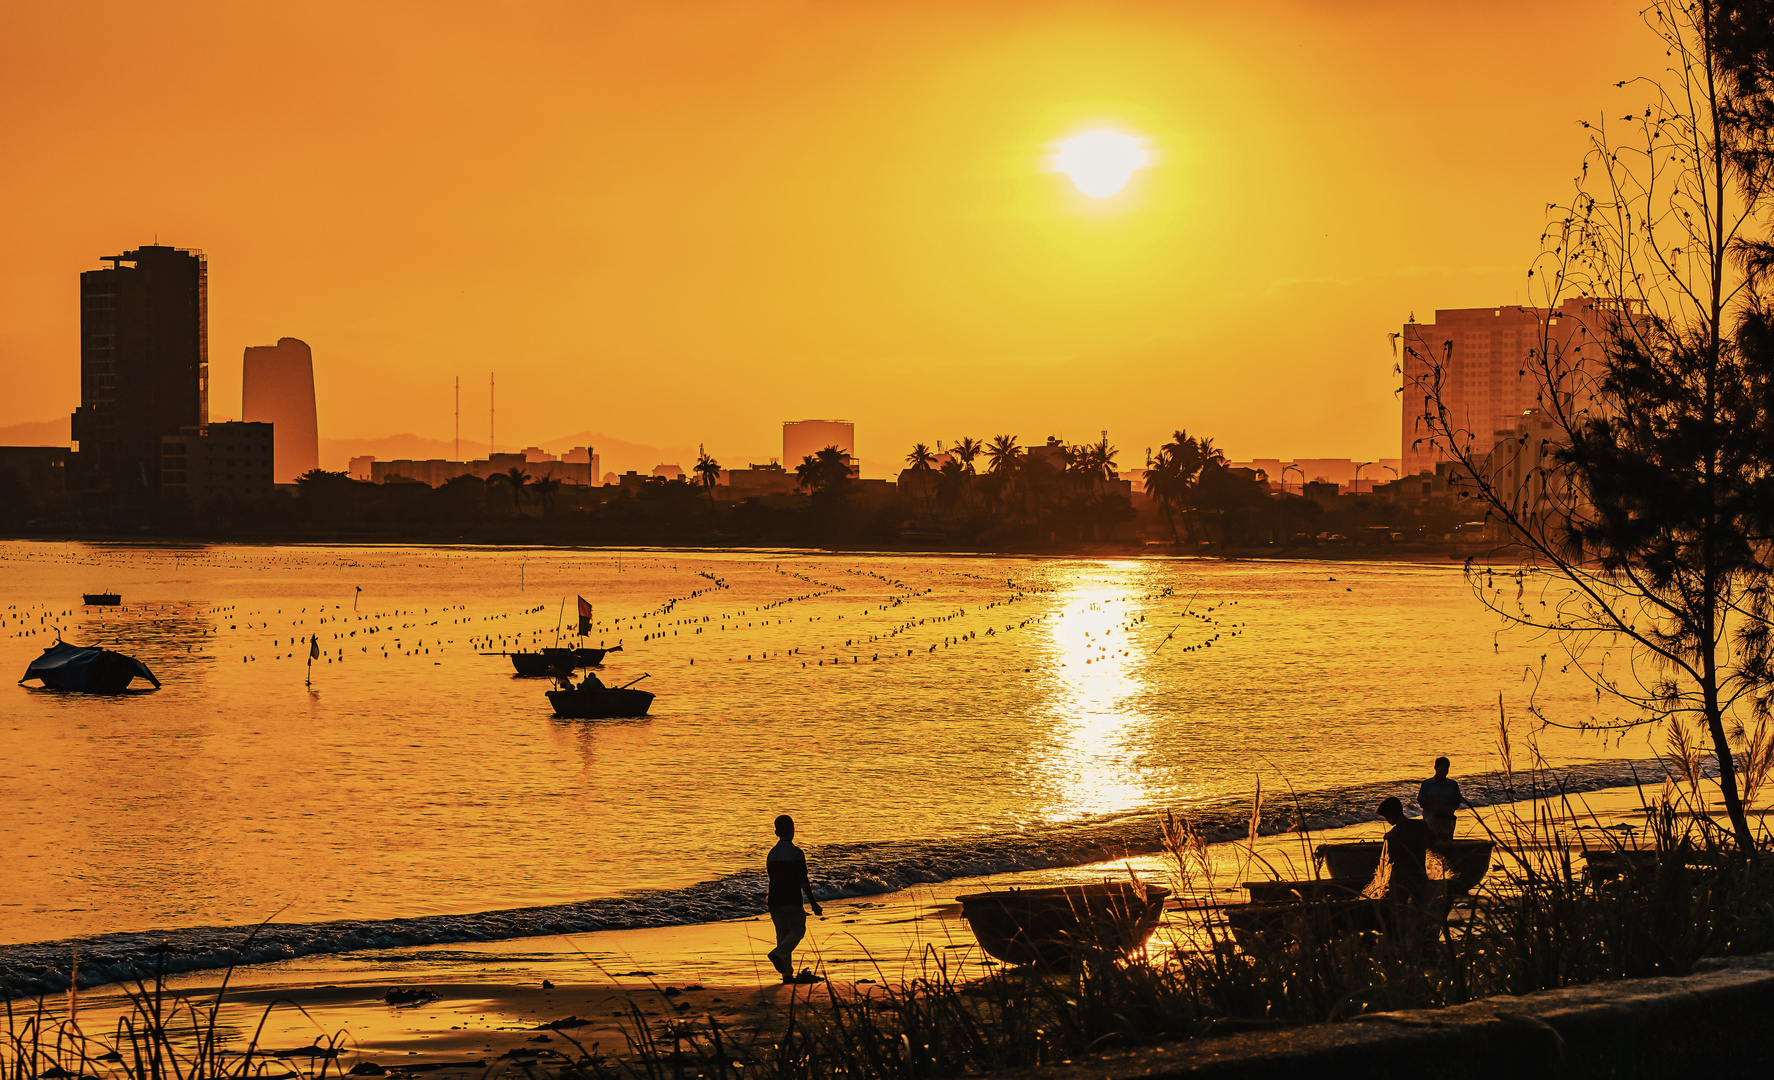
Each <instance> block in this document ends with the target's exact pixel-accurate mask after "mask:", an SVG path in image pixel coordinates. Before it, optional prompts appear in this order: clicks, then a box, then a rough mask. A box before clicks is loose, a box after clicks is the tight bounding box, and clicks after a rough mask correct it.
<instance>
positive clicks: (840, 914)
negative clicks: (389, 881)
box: [32, 787, 1766, 1077]
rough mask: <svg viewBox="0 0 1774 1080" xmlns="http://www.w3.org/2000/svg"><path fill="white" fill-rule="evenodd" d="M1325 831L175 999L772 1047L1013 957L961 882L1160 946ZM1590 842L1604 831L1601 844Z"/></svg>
mask: <svg viewBox="0 0 1774 1080" xmlns="http://www.w3.org/2000/svg"><path fill="white" fill-rule="evenodd" d="M1762 812H1763V813H1765V812H1766V810H1763V811H1762ZM1523 818H1529V819H1532V820H1534V821H1536V822H1541V823H1545V822H1548V821H1552V820H1556V821H1558V822H1559V828H1560V830H1561V832H1562V833H1563V836H1564V838H1565V841H1566V843H1567V844H1568V845H1569V846H1570V847H1572V848H1577V847H1580V846H1588V842H1587V841H1585V839H1584V837H1585V835H1597V834H1595V833H1590V832H1588V830H1601V833H1600V835H1606V836H1610V837H1611V836H1614V835H1617V833H1616V832H1614V831H1613V830H1618V829H1619V828H1620V825H1621V824H1622V823H1627V824H1635V825H1636V826H1638V827H1640V828H1642V827H1643V825H1644V823H1645V810H1644V809H1643V807H1642V805H1641V803H1640V800H1639V797H1638V795H1637V793H1636V792H1634V791H1633V790H1632V789H1630V788H1620V787H1615V788H1608V789H1601V790H1600V791H1598V792H1596V793H1594V794H1592V795H1591V796H1589V797H1581V796H1579V797H1577V798H1575V799H1573V800H1571V802H1570V803H1569V804H1567V803H1565V802H1564V800H1562V799H1558V798H1556V797H1555V798H1553V799H1550V800H1546V801H1545V802H1544V803H1543V804H1542V805H1540V806H1535V807H1533V808H1532V809H1531V810H1530V811H1528V812H1526V813H1524V814H1511V813H1508V812H1506V811H1504V810H1502V809H1500V808H1496V807H1492V808H1486V809H1484V810H1481V811H1478V812H1476V813H1470V814H1468V813H1463V814H1462V825H1461V829H1462V832H1463V834H1465V835H1471V836H1477V835H1481V834H1482V833H1484V832H1495V833H1499V834H1501V835H1502V836H1504V837H1508V836H1509V835H1510V821H1511V820H1512V819H1514V820H1520V819H1523ZM1385 828H1386V826H1385V824H1384V823H1383V822H1380V821H1378V820H1373V819H1372V818H1371V815H1370V816H1369V820H1366V821H1363V822H1362V823H1360V824H1357V825H1352V826H1345V827H1340V828H1338V829H1337V830H1336V831H1335V833H1334V834H1333V836H1334V838H1335V839H1337V840H1368V839H1375V838H1377V837H1378V836H1380V835H1381V834H1382V833H1383V831H1384V829H1385ZM1331 838H1332V837H1329V836H1327V837H1320V836H1314V835H1311V834H1298V833H1287V834H1276V835H1271V836H1267V837H1260V838H1259V839H1258V840H1257V841H1255V842H1252V843H1237V842H1221V843H1215V844H1211V845H1210V846H1209V847H1208V848H1207V849H1206V851H1205V864H1204V865H1203V866H1202V867H1200V868H1198V869H1196V872H1194V873H1193V874H1192V875H1191V877H1190V878H1189V879H1188V880H1186V881H1184V880H1178V878H1177V876H1176V872H1177V867H1176V864H1175V862H1174V861H1173V860H1172V859H1171V858H1170V857H1169V856H1168V855H1156V856H1139V857H1132V858H1125V859H1118V860H1115V861H1110V862H1101V863H1095V864H1091V865H1088V866H1081V867H1073V868H1069V869H1068V870H1066V871H1047V872H1024V873H1015V874H1001V875H992V876H987V877H981V878H965V879H956V880H953V881H950V882H946V883H943V884H941V885H936V886H917V887H914V888H911V889H907V890H903V891H901V892H899V893H895V894H892V895H889V896H885V897H878V898H872V899H870V898H853V899H848V900H839V901H832V902H830V903H828V904H827V906H826V914H825V917H824V918H817V919H809V930H810V934H809V937H808V938H807V940H806V942H805V943H804V944H803V946H802V947H801V949H800V950H799V951H798V953H797V956H796V966H797V967H803V966H805V967H811V968H813V969H815V970H816V971H819V972H821V973H823V974H824V975H825V976H826V977H827V979H828V980H829V981H828V982H826V983H824V984H821V985H817V986H811V987H794V986H783V985H781V984H779V983H777V982H776V976H775V974H774V973H773V972H771V971H770V970H769V965H768V963H767V961H765V959H764V956H763V954H764V952H765V950H767V949H768V948H770V946H771V944H772V943H773V933H772V931H771V927H770V922H769V920H768V919H767V918H764V917H761V916H757V915H752V916H749V917H746V918H741V919H734V920H728V921H723V922H714V923H701V924H693V925H684V926H668V927H658V928H652V929H637V930H615V931H607V932H600V933H592V934H585V935H555V936H551V937H537V938H529V939H522V940H514V941H503V942H489V943H479V944H475V945H472V946H466V947H453V946H447V945H428V946H417V947H406V948H396V949H385V950H374V951H370V952H365V953H359V954H343V955H336V956H327V957H319V956H315V957H308V958H303V959H296V960H290V961H285V962H282V963H277V964H270V965H265V966H262V967H254V968H246V969H240V970H236V971H233V972H231V973H230V974H229V976H228V979H227V983H226V986H227V989H226V993H225V994H224V993H223V992H222V989H223V980H222V979H221V978H219V977H218V973H200V974H197V975H187V976H174V977H171V978H169V979H168V980H167V981H166V990H167V993H168V995H169V997H170V998H171V999H172V1000H175V1001H182V1002H185V1003H188V1004H189V1005H190V1006H192V1007H195V1008H196V1009H198V1010H199V1011H204V1010H206V1009H207V1007H208V1006H209V1005H210V1003H212V1002H215V1003H218V1007H219V1009H220V1013H219V1016H220V1019H221V1021H222V1025H223V1027H224V1028H225V1029H226V1030H230V1031H233V1032H238V1033H240V1034H241V1035H243V1036H244V1035H246V1034H249V1033H253V1032H255V1031H256V1032H257V1033H258V1034H257V1045H258V1047H259V1053H260V1054H261V1055H262V1056H264V1057H266V1058H276V1059H278V1060H279V1061H280V1062H282V1063H283V1064H284V1065H285V1066H286V1067H287V1068H289V1069H291V1070H292V1074H293V1075H305V1076H313V1075H316V1074H317V1073H318V1071H319V1068H320V1064H321V1063H322V1062H329V1063H336V1067H337V1068H338V1069H339V1070H341V1071H347V1070H353V1069H357V1070H360V1071H359V1072H358V1073H357V1074H358V1075H380V1073H379V1072H377V1071H376V1070H378V1069H379V1070H395V1069H400V1068H402V1067H403V1066H411V1067H416V1068H415V1070H414V1071H426V1072H430V1071H445V1072H450V1071H451V1070H461V1072H460V1073H458V1074H457V1075H461V1076H464V1077H465V1076H469V1075H482V1074H484V1073H485V1071H486V1069H487V1068H488V1067H489V1066H493V1065H495V1064H496V1063H498V1064H503V1063H507V1062H509V1063H512V1064H518V1065H520V1066H521V1065H523V1064H526V1063H529V1064H539V1065H544V1066H549V1065H552V1066H555V1067H561V1066H566V1065H568V1064H570V1063H571V1062H572V1061H573V1060H575V1059H577V1058H578V1057H579V1055H580V1053H581V1052H583V1051H593V1052H595V1053H597V1054H599V1055H601V1057H602V1058H603V1059H604V1060H606V1061H609V1060H611V1059H620V1058H622V1057H624V1056H626V1055H627V1054H628V1053H630V1052H631V1051H632V1047H631V1044H630V1041H629V1040H630V1037H631V1036H632V1035H633V1034H634V1032H635V1030H636V1027H637V1023H638V1022H640V1021H644V1022H645V1023H647V1024H648V1025H649V1026H650V1028H651V1029H652V1031H653V1033H654V1034H655V1035H656V1036H663V1037H670V1035H671V1033H672V1032H674V1031H678V1032H684V1033H694V1032H700V1033H701V1034H703V1035H704V1036H706V1035H707V1033H708V1032H710V1031H711V1030H713V1029H714V1028H715V1026H716V1025H718V1026H719V1030H720V1032H721V1034H722V1037H723V1039H724V1040H726V1041H727V1042H728V1044H729V1045H733V1046H735V1047H738V1048H740V1049H742V1050H743V1049H746V1048H756V1047H767V1046H768V1045H770V1043H771V1041H772V1040H773V1039H774V1038H775V1037H776V1036H777V1035H778V1033H779V1032H780V1030H781V1028H782V1025H783V1023H784V1022H785V1021H786V1020H787V1014H788V1013H789V1012H790V1010H793V1009H804V1008H806V1007H807V1006H808V1004H809V1003H810V1002H811V1001H812V1000H814V999H813V995H815V994H817V995H826V994H832V995H836V996H837V997H838V998H839V999H841V1000H857V999H861V998H863V997H865V996H867V995H870V994H873V993H875V992H877V991H880V990H883V989H894V990H897V988H900V987H903V986H905V985H906V984H907V982H908V981H910V980H914V979H917V978H921V977H928V976H931V975H933V974H935V973H937V972H938V971H940V972H941V973H943V975H944V977H946V978H948V979H951V980H954V981H956V982H968V981H972V980H974V979H977V978H979V977H981V976H983V975H985V974H986V973H988V972H990V971H993V970H996V969H997V968H998V967H999V965H997V964H996V962H995V961H993V960H991V959H989V958H987V957H985V956H984V954H983V953H982V952H981V950H980V949H979V946H978V945H977V943H976V941H975V939H974V936H973V933H972V931H971V929H970V928H969V927H968V926H967V925H966V923H965V922H964V921H963V920H961V918H960V906H959V904H957V903H956V902H955V898H956V897H957V896H958V895H962V894H965V893H967V892H970V891H978V890H987V889H1002V888H1012V887H1024V888H1029V887H1040V886H1043V885H1053V884H1076V883H1080V882H1083V881H1089V880H1092V879H1102V878H1110V877H1114V878H1122V879H1125V877H1126V875H1127V874H1129V873H1133V874H1136V875H1137V876H1138V877H1140V878H1141V879H1142V880H1146V881H1151V882H1156V883H1162V884H1165V885H1167V886H1169V887H1171V888H1173V889H1176V890H1178V893H1177V895H1176V896H1175V897H1173V901H1181V902H1180V903H1177V902H1173V903H1171V904H1169V905H1167V908H1166V911H1165V913H1164V921H1163V923H1162V924H1161V925H1160V927H1159V929H1158V932H1157V936H1156V937H1155V938H1154V939H1153V942H1152V945H1151V946H1150V948H1151V950H1153V951H1154V954H1155V955H1158V956H1162V955H1163V954H1164V953H1165V952H1166V951H1167V950H1169V949H1173V948H1174V949H1179V950H1184V951H1199V950H1201V949H1204V948H1207V947H1209V945H1208V943H1207V942H1206V941H1205V940H1204V937H1203V934H1204V928H1203V921H1202V920H1203V918H1204V917H1211V916H1204V913H1203V910H1202V905H1203V904H1206V905H1207V906H1208V907H1209V909H1210V910H1211V906H1212V905H1214V904H1216V903H1218V902H1223V901H1235V900H1238V899H1241V898H1242V893H1243V890H1242V888H1240V887H1239V886H1240V883H1241V882H1242V881H1244V880H1248V879H1252V878H1268V877H1272V876H1282V877H1301V876H1310V875H1311V873H1312V871H1311V864H1312V854H1311V850H1312V848H1313V846H1314V845H1315V844H1317V843H1319V842H1321V841H1322V840H1325V839H1331ZM1596 846H1610V845H1609V842H1608V841H1599V842H1598V843H1597V844H1596ZM1499 857H1500V858H1507V856H1505V855H1500V856H1499ZM1193 865H1194V864H1193V861H1192V860H1191V866H1192V867H1193ZM390 991H400V992H401V993H403V994H408V995H411V994H412V993H413V992H414V991H418V992H419V993H418V1001H417V1003H416V1004H411V1005H405V1006H401V1005H394V1004H390V1003H389V1001H388V1000H387V999H388V996H389V993H390ZM130 992H133V991H130V990H129V989H128V988H122V987H113V988H110V989H108V990H103V989H102V990H98V991H93V992H87V993H82V994H80V995H78V997H77V998H76V997H74V996H73V995H69V996H66V997H63V996H60V995H57V996H46V997H44V998H43V999H42V1000H41V1002H40V1003H38V1004H37V1005H35V1006H34V1007H33V1009H32V1011H33V1013H39V1010H40V1015H43V1016H47V1017H48V1018H50V1019H51V1020H52V1021H53V1020H55V1019H58V1018H60V1017H64V1016H66V1015H67V1014H68V1010H69V1009H70V1008H73V1007H77V1008H78V1015H79V1017H80V1022H81V1023H82V1024H83V1025H84V1026H85V1027H86V1029H87V1030H90V1031H93V1032H108V1031H111V1030H114V1029H115V1027H116V1022H117V1020H118V1019H119V1018H121V1017H122V1016H124V1015H127V1014H128V1013H129V1011H130V1009H131V1005H130V1001H129V993H130ZM432 995H435V996H432ZM397 1000H398V999H397ZM817 1000H819V1001H821V1002H823V1001H824V1000H826V999H825V998H824V997H820V998H819V999H817ZM261 1025H262V1027H261ZM279 1047H290V1048H298V1049H277V1048H279ZM317 1048H318V1050H317ZM365 1063H371V1064H370V1065H367V1066H366V1064H365ZM331 1068H332V1066H331V1065H329V1068H328V1071H331Z"/></svg>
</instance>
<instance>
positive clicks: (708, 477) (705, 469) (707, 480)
mask: <svg viewBox="0 0 1774 1080" xmlns="http://www.w3.org/2000/svg"><path fill="white" fill-rule="evenodd" d="M693 471H694V472H695V473H696V475H697V477H699V478H700V479H701V480H702V486H703V487H704V488H706V489H707V490H708V501H709V502H710V503H711V504H712V503H713V502H714V501H715V481H716V480H719V479H720V478H721V463H720V462H718V461H716V460H715V459H714V458H711V457H709V456H708V451H706V450H704V449H703V448H702V447H700V446H698V447H697V448H696V467H695V469H694V470H693Z"/></svg>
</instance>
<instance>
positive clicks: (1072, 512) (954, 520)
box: [901, 435, 1133, 535]
mask: <svg viewBox="0 0 1774 1080" xmlns="http://www.w3.org/2000/svg"><path fill="white" fill-rule="evenodd" d="M1116 453H1117V451H1116V449H1115V448H1114V447H1113V446H1111V445H1109V440H1108V439H1107V438H1104V439H1101V440H1100V441H1098V442H1095V443H1084V444H1076V445H1074V444H1069V443H1066V442H1063V441H1062V440H1060V439H1057V438H1049V439H1048V440H1047V442H1046V444H1045V445H1043V446H1039V447H1031V448H1026V449H1025V448H1024V447H1023V446H1022V445H1021V444H1020V443H1019V442H1018V441H1017V436H1015V435H998V436H995V437H994V438H992V439H991V440H990V441H989V442H986V441H981V440H980V439H976V438H974V437H972V436H965V437H963V438H960V439H957V440H956V441H955V443H954V445H953V447H952V448H951V449H950V450H948V451H947V452H946V454H942V455H939V454H937V453H933V452H932V451H931V449H930V447H929V445H928V444H926V443H917V444H915V445H914V446H913V447H912V448H911V450H910V451H909V452H908V453H907V454H906V456H905V461H906V466H907V469H906V474H905V475H903V476H902V477H901V486H902V488H903V489H904V493H905V495H906V496H907V497H908V498H911V499H913V500H914V501H915V502H918V503H921V504H922V506H923V509H924V512H925V515H926V516H927V517H929V518H932V519H941V520H943V521H944V522H946V523H947V524H949V525H957V524H960V523H962V522H963V521H967V520H971V521H973V522H974V523H975V524H977V525H982V526H983V525H990V524H994V523H995V524H998V525H1018V526H1035V527H1037V528H1038V529H1042V530H1044V531H1049V532H1052V531H1056V530H1060V529H1065V528H1068V527H1071V528H1074V529H1075V531H1076V532H1078V534H1079V535H1083V534H1084V533H1086V532H1088V533H1091V534H1093V535H1095V534H1097V533H1099V532H1100V531H1101V526H1102V525H1104V524H1106V523H1110V522H1113V521H1118V520H1126V519H1129V518H1131V517H1132V512H1133V511H1132V506H1131V504H1130V503H1129V501H1128V500H1127V499H1126V498H1125V497H1123V496H1120V495H1119V494H1116V493H1113V492H1112V491H1111V489H1110V486H1109V484H1110V482H1111V481H1113V480H1115V479H1116V476H1115V456H1116ZM939 457H940V458H941V465H940V466H938V464H937V462H938V460H939ZM982 459H983V460H984V462H985V473H984V475H981V474H980V472H979V465H980V462H981V460H982Z"/></svg>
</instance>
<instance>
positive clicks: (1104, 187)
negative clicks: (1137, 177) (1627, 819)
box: [1053, 131, 1152, 199]
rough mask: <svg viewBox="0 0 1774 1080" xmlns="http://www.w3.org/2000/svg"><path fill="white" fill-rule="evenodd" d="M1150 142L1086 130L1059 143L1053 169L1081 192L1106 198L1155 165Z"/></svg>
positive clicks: (1134, 136) (1113, 133) (1119, 133)
mask: <svg viewBox="0 0 1774 1080" xmlns="http://www.w3.org/2000/svg"><path fill="white" fill-rule="evenodd" d="M1145 143H1146V140H1144V139H1142V138H1140V137H1139V136H1137V135H1126V134H1123V133H1121V132H1119V131H1086V132H1084V133H1083V134H1081V135H1074V136H1072V137H1071V138H1069V139H1067V140H1066V141H1064V142H1062V143H1060V144H1059V152H1058V153H1056V154H1054V155H1053V167H1054V168H1055V169H1057V170H1058V171H1060V172H1063V173H1065V174H1066V175H1067V176H1069V177H1071V178H1072V183H1074V184H1076V185H1077V186H1078V190H1079V191H1082V192H1083V193H1084V194H1086V195H1088V196H1090V197H1091V198H1093V199H1106V198H1108V197H1109V196H1111V195H1113V194H1115V193H1116V192H1118V191H1120V190H1121V189H1122V188H1124V187H1126V186H1127V182H1128V181H1129V180H1132V179H1133V174H1134V173H1135V172H1136V171H1138V170H1140V169H1143V168H1145V167H1146V166H1147V165H1149V164H1151V161H1152V155H1151V154H1150V153H1148V152H1147V150H1146V146H1145Z"/></svg>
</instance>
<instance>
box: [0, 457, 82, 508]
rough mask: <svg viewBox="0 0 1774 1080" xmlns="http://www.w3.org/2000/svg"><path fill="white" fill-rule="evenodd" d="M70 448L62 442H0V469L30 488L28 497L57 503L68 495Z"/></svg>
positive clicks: (27, 488) (25, 488) (48, 502)
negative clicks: (61, 444)
mask: <svg viewBox="0 0 1774 1080" xmlns="http://www.w3.org/2000/svg"><path fill="white" fill-rule="evenodd" d="M73 453H74V451H73V450H72V449H70V448H68V447H66V446H0V473H10V474H11V475H12V478H13V479H14V480H15V481H16V482H17V483H18V484H19V485H20V486H22V487H23V488H24V490H26V491H28V492H30V497H31V500H32V501H34V502H37V503H41V504H46V505H55V504H59V503H61V502H62V500H64V499H65V498H67V495H68V461H69V458H70V457H71V456H72V455H73Z"/></svg>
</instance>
